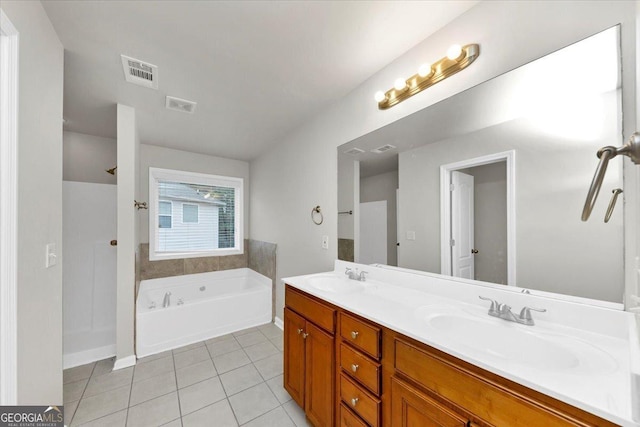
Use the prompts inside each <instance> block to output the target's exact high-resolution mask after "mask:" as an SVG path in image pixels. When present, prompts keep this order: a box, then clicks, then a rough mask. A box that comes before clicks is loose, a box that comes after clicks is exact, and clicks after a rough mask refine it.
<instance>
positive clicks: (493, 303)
mask: <svg viewBox="0 0 640 427" xmlns="http://www.w3.org/2000/svg"><path fill="white" fill-rule="evenodd" d="M478 298H480V299H481V300H485V301H491V307H489V314H490V315H492V316H493V315H496V314H498V306H499V305H501V304H500V303H498V301H496V300H494V299H491V298H487V297H483V296H482V295H479V296H478Z"/></svg>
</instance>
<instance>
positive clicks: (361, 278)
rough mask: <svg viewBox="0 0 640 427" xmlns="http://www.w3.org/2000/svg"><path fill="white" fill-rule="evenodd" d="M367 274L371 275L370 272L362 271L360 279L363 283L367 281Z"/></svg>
mask: <svg viewBox="0 0 640 427" xmlns="http://www.w3.org/2000/svg"><path fill="white" fill-rule="evenodd" d="M365 274H369V272H368V271H361V272H360V275H359V276H358V279H359V280H360V281H361V282H364V281H365V279H366V277H365Z"/></svg>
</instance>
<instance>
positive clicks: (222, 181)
mask: <svg viewBox="0 0 640 427" xmlns="http://www.w3.org/2000/svg"><path fill="white" fill-rule="evenodd" d="M159 180H167V181H174V182H184V183H187V184H201V185H212V186H221V187H229V188H234V189H235V190H236V192H235V206H234V211H235V224H234V229H235V231H236V232H235V239H234V240H235V245H234V247H233V248H227V249H214V250H208V251H193V252H160V253H158V252H156V250H155V248H156V230H157V229H158V215H157V212H156V206H157V205H158V200H159V195H158V181H159ZM243 193H244V179H243V178H237V177H230V176H220V175H210V174H205V173H196V172H186V171H177V170H171V169H160V168H149V260H151V261H158V260H166V259H181V258H198V257H205V256H225V255H240V254H243V253H244V220H243V218H244V217H243V215H244V213H243V208H244V195H243Z"/></svg>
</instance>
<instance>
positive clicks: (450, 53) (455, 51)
mask: <svg viewBox="0 0 640 427" xmlns="http://www.w3.org/2000/svg"><path fill="white" fill-rule="evenodd" d="M460 55H462V46H460V45H459V44H454V45H451V47H450V48H449V49H448V50H447V58H449V59H450V60H452V61H455V60H456V59H458V58H460Z"/></svg>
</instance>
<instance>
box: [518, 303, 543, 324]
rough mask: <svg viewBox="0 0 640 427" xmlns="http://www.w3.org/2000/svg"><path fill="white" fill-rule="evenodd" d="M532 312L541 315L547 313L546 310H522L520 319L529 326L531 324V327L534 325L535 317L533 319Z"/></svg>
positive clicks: (532, 308) (524, 308)
mask: <svg viewBox="0 0 640 427" xmlns="http://www.w3.org/2000/svg"><path fill="white" fill-rule="evenodd" d="M531 310H533V311H537V312H540V313H544V312H545V311H547V309H546V308H535V307H523V308H522V310H520V315H519V316H518V317H519V318H520V320H523V321H525V322H526V323H527V324H531V325H533V317H531Z"/></svg>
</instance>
